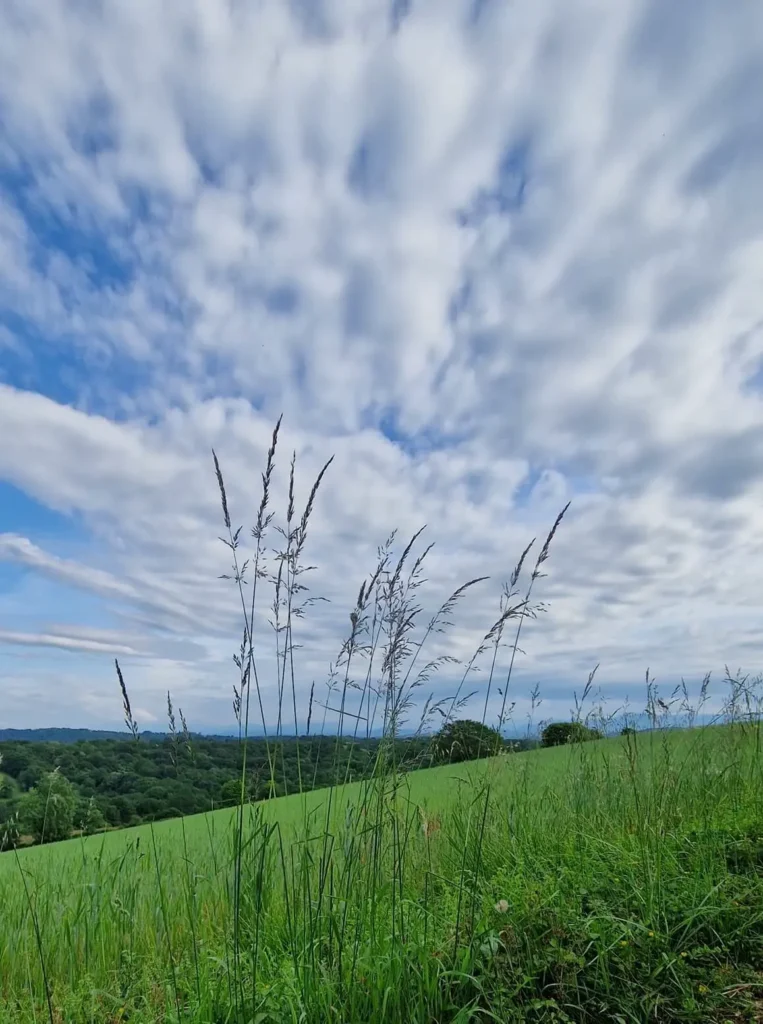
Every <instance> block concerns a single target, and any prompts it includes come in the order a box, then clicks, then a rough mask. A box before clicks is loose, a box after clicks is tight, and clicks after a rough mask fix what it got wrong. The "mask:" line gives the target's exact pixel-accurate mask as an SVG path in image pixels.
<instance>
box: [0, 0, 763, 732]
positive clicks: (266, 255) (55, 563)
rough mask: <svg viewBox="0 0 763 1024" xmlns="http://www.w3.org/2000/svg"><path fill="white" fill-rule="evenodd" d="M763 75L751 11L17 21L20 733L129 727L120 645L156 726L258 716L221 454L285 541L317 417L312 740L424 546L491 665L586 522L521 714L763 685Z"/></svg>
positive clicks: (1, 427) (8, 376)
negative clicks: (382, 560) (406, 547)
mask: <svg viewBox="0 0 763 1024" xmlns="http://www.w3.org/2000/svg"><path fill="white" fill-rule="evenodd" d="M762 48H763V9H761V8H760V6H759V5H757V4H751V3H747V2H743V0H738V2H737V0H734V2H732V3H730V4H724V5H720V4H717V3H713V2H710V0H708V2H704V0H701V2H696V0H692V2H688V0H674V2H671V3H670V4H665V3H663V2H660V0H654V2H652V3H647V2H645V0H622V2H620V3H617V4H612V3H609V2H605V0H575V2H574V3H571V4H570V3H563V2H561V0H559V2H555V0H543V2H533V3H530V2H518V3H513V4H503V3H499V2H497V0H482V2H479V3H476V2H474V0H410V2H406V3H399V2H394V3H388V2H386V0H385V2H383V3H382V2H376V0H371V2H369V0H363V2H360V0H324V2H322V3H320V4H315V3H310V4H306V3H291V4H286V3H283V2H282V0H265V2H263V3H259V4H251V5H247V4H239V5H231V4H228V3H225V2H223V0H210V2H208V3H205V4H204V5H191V4H187V3H183V2H181V0H177V2H174V0H173V2H169V3H166V4H162V5H157V4H152V3H148V2H136V3H131V4H128V5H125V4H122V5H117V4H105V5H103V7H102V9H101V10H100V12H99V13H97V12H96V10H95V8H92V7H91V6H89V5H72V4H70V3H67V2H65V0H23V2H22V0H10V3H6V4H5V5H4V7H3V10H2V13H0V125H1V126H2V127H0V432H1V433H2V437H3V439H4V440H3V444H2V446H0V723H1V724H3V725H5V726H17V727H24V726H33V725H40V726H48V725H72V726H75V725H91V726H94V727H95V726H99V727H100V726H106V727H113V726H115V725H118V724H119V721H120V704H119V699H118V693H117V691H116V689H115V680H114V678H113V658H114V657H115V656H118V657H119V658H120V662H121V663H122V664H123V666H124V668H125V671H126V674H127V675H128V678H129V680H130V686H131V689H132V691H133V704H134V706H135V708H136V714H137V716H138V718H139V720H140V721H141V723H142V724H144V725H145V726H147V727H152V726H156V724H157V723H161V721H162V719H163V709H164V705H165V701H166V691H167V689H171V690H172V692H173V696H174V698H175V702H176V704H180V706H182V707H183V708H184V710H185V711H186V713H187V715H188V718H189V721H190V722H191V723H192V724H193V726H194V727H195V728H200V729H210V730H215V729H220V728H223V727H225V726H228V725H230V721H231V712H230V695H231V687H232V685H233V683H234V682H235V671H234V669H233V666H232V662H231V654H232V653H233V652H234V651H235V650H236V648H237V645H238V637H239V626H238V623H237V618H236V601H235V595H234V594H232V593H231V592H230V590H229V589H226V587H225V584H224V582H223V581H221V580H219V578H218V577H219V576H220V574H221V573H223V572H225V571H226V568H227V561H226V558H225V550H224V549H223V548H222V546H221V545H220V543H219V541H218V540H217V537H218V534H219V531H220V522H219V503H218V498H217V493H216V485H215V480H214V474H213V472H212V466H211V449H212V447H214V448H215V450H216V451H217V452H218V454H219V455H220V458H221V461H222V463H223V467H224V469H225V473H226V478H227V480H228V485H229V492H230V499H231V506H232V508H233V509H234V520H235V521H236V522H238V521H241V522H244V523H246V524H247V525H249V524H251V522H252V520H253V518H254V515H255V511H256V507H257V503H258V501H259V472H260V469H261V467H262V463H263V458H264V454H265V452H266V450H267V446H268V443H269V439H270V434H271V431H272V427H273V424H274V422H275V420H276V418H277V417H278V416H279V415H280V414H281V413H283V414H284V421H283V422H284V426H283V433H282V448H281V450H280V455H279V460H278V463H277V469H276V477H275V491H274V493H275V495H276V498H275V500H276V501H277V502H278V506H277V508H278V510H279V515H280V514H281V513H282V511H283V509H284V507H285V489H286V483H287V469H288V462H289V456H290V452H291V451H292V450H293V451H295V452H296V455H297V465H298V486H297V497H298V499H299V500H300V501H304V500H305V498H306V495H307V492H308V490H309V486H310V482H311V480H312V478H313V477H314V475H315V473H316V472H317V470H318V468H319V467H320V465H322V463H323V461H325V459H326V458H327V457H328V456H329V455H331V454H334V455H335V457H336V458H335V462H334V464H333V465H332V468H331V470H330V472H329V475H328V477H327V479H326V484H325V487H324V488H323V490H322V492H321V494H320V497H319V501H318V503H317V507H316V512H315V518H314V521H313V527H312V530H311V534H310V549H309V561H310V562H311V563H313V564H315V565H316V566H317V569H316V571H315V573H314V574H313V575H312V577H311V580H310V584H311V588H312V593H314V594H315V595H316V596H318V595H320V596H323V597H326V598H327V599H329V600H328V601H327V602H325V603H321V604H319V605H316V606H314V607H313V608H312V609H310V612H309V614H308V615H307V617H306V618H305V620H304V622H302V623H300V630H301V633H300V640H299V642H300V644H301V647H300V649H299V652H298V662H299V664H298V686H299V694H298V699H299V703H300V712H302V711H303V710H304V707H305V705H306V700H307V694H308V692H309V689H310V685H311V683H312V681H313V680H315V682H316V687H318V688H319V689H320V687H322V686H323V684H324V682H325V680H326V674H327V670H328V666H329V664H330V663H331V661H332V659H333V658H334V657H335V654H336V651H337V650H338V647H339V644H340V643H341V639H342V637H343V635H344V632H345V628H346V625H347V621H348V611H349V609H350V608H351V606H352V603H353V601H354V598H355V596H356V593H357V589H358V586H359V584H360V581H361V580H362V579H363V577H364V575H365V574H367V573H368V572H369V571H370V570H371V569H372V567H373V564H374V556H375V551H376V547H377V545H378V544H379V543H380V542H382V541H383V540H384V538H385V537H386V536H387V535H388V534H389V532H390V530H392V529H393V528H395V527H397V528H398V530H399V533H400V536H401V537H407V536H408V535H410V534H411V533H412V532H413V531H415V530H416V529H418V528H419V527H420V526H421V525H422V524H424V523H426V524H427V535H428V537H429V539H430V540H432V541H434V542H435V545H436V546H435V548H434V549H433V551H432V553H431V555H430V556H429V559H428V570H427V579H428V582H427V586H426V588H425V596H423V595H424V591H422V605H423V613H422V614H426V613H427V612H428V611H431V610H433V609H434V608H435V607H436V606H437V605H438V603H439V601H441V600H442V599H443V598H444V597H445V596H446V595H447V594H448V593H449V592H450V591H451V590H453V589H454V587H456V586H458V585H459V584H460V583H461V582H463V581H464V580H465V579H468V578H471V577H474V576H477V575H483V574H484V575H489V576H490V577H491V580H490V581H489V582H487V583H486V584H484V585H483V586H482V587H480V589H479V591H478V592H477V591H475V592H474V594H473V596H472V598H471V600H470V602H469V603H468V604H467V605H465V606H464V607H463V608H461V609H460V611H459V614H458V616H457V617H456V619H455V621H454V623H453V627H452V629H451V631H450V633H449V634H448V635H447V636H442V637H438V638H437V644H436V645H435V647H436V649H435V648H433V649H432V650H431V652H430V653H431V655H432V656H435V655H437V654H440V653H445V654H449V655H452V656H453V657H457V658H459V659H462V660H463V659H466V658H468V657H469V655H470V653H471V651H472V650H473V649H474V646H475V645H476V644H477V643H478V642H479V638H480V636H481V631H484V629H485V628H487V627H488V626H489V625H490V623H491V622H492V621H493V619H494V617H495V613H496V609H497V606H498V600H499V597H500V588H501V583H502V581H503V580H504V579H506V578H507V577H508V575H509V574H510V572H511V569H512V566H513V564H514V562H515V560H516V558H517V557H518V555H519V553H520V552H521V550H522V549H523V548H524V546H525V544H526V543H527V541H528V540H529V539H530V538H531V537H533V536H536V535H537V536H541V535H543V534H545V532H546V531H547V530H548V528H549V526H550V524H551V523H552V522H553V520H554V517H555V515H556V514H557V512H558V511H559V509H560V508H561V507H562V506H563V505H564V504H565V503H566V502H567V501H569V500H571V501H572V505H571V507H570V511H569V513H568V515H567V517H566V519H565V522H564V524H563V528H562V529H560V532H559V535H558V537H557V538H556V541H555V545H554V548H553V553H552V558H551V560H550V562H549V563H548V569H549V576H548V578H547V579H545V580H543V581H542V583H541V585H540V588H541V589H540V590H539V592H538V595H537V596H538V597H539V598H542V599H544V600H546V601H547V602H548V604H549V609H548V612H547V613H546V614H545V615H544V616H542V617H541V618H540V619H539V620H538V621H537V622H534V623H532V624H531V625H530V628H529V629H528V630H527V635H526V637H525V638H524V642H523V645H522V646H523V649H524V651H525V654H524V655H523V656H522V658H521V659H520V662H519V664H518V668H517V676H516V680H515V682H514V687H515V689H514V691H513V692H512V699H516V701H517V716H518V720H519V722H520V724H522V723H523V722H524V717H523V716H524V714H525V712H526V710H527V706H528V695H529V692H530V690H531V688H532V687H533V685H535V683H539V684H540V686H541V690H542V692H543V697H544V704H543V705H542V713H543V714H544V715H547V716H555V715H565V714H566V713H567V712H568V710H569V707H570V702H571V699H572V692H573V690H574V689H577V690H578V691H580V689H581V688H582V686H583V684H584V682H585V679H586V677H587V675H588V672H589V671H590V669H591V668H592V667H593V666H594V665H595V664H597V663H600V664H601V667H600V669H599V677H598V678H599V682H600V684H601V687H602V692H603V694H604V696H605V697H606V698H607V700H608V701H609V706H610V707H615V706H619V704H621V703H622V701H623V700H624V697H625V695H626V694H630V696H631V697H632V699H634V700H635V701H638V700H639V699H640V697H639V691H640V687H641V686H642V680H643V677H644V671H645V669H646V668H647V667H650V669H651V671H652V672H653V673H654V674H655V675H656V676H657V678H658V681H662V683H663V685H664V686H665V688H666V689H670V688H671V687H672V686H673V685H674V684H675V683H676V682H677V681H679V680H680V678H681V676H684V677H685V678H686V679H687V682H689V683H690V684H691V685H694V686H695V687H696V686H698V685H699V682H700V680H701V678H702V676H703V675H704V673H705V672H706V671H712V672H713V673H714V678H717V680H718V689H717V691H713V693H714V697H713V699H714V700H715V701H716V703H717V701H718V700H719V699H720V693H721V688H720V680H721V678H722V675H723V670H724V665H725V664H727V663H728V664H729V666H730V667H732V669H734V668H736V667H737V666H738V665H740V666H742V667H743V668H744V669H746V670H747V671H749V672H751V673H753V674H755V673H756V672H757V671H758V669H759V668H760V661H761V654H762V653H763V642H761V641H760V640H759V638H758V623H759V621H760V612H761V606H760V596H759V594H760V587H759V579H758V567H759V566H761V565H763V517H762V515H761V512H760V509H761V508H763V471H762V470H761V467H763V406H762V405H761V386H760V385H761V366H763V185H761V182H763V143H761V137H760V128H759V126H760V123H761V118H762V116H763V63H762V62H761V60H760V54H761V52H763V49H762ZM266 620H267V615H266V614H265V613H264V612H263V617H262V622H261V627H262V630H263V634H262V636H263V644H264V645H265V647H264V648H263V652H264V653H263V655H262V657H263V662H262V664H263V678H264V683H263V685H264V687H265V689H264V693H265V700H266V704H268V707H269V708H272V707H273V700H274V693H275V683H274V662H273V659H272V656H271V655H270V654H269V653H267V652H268V651H269V650H270V647H269V643H270V641H269V637H268V625H267V621H266ZM437 645H439V646H437ZM454 678H455V677H454V676H453V675H452V673H451V675H448V673H447V672H446V673H444V674H442V675H441V676H439V677H438V678H437V679H436V680H435V681H434V682H433V684H432V685H433V688H434V691H435V695H436V696H438V695H440V696H441V695H443V694H445V693H447V692H449V691H450V688H451V687H452V685H453V680H454ZM475 685H476V686H477V689H479V687H480V686H482V685H483V682H482V680H477V681H476V683H475ZM480 699H481V698H479V697H478V698H477V699H476V700H477V703H479V700H480ZM475 709H476V706H475Z"/></svg>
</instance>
